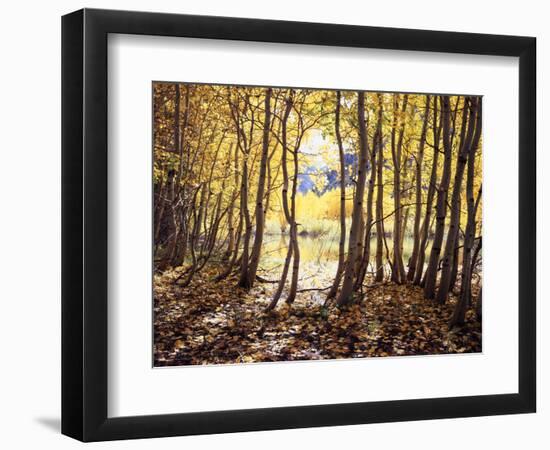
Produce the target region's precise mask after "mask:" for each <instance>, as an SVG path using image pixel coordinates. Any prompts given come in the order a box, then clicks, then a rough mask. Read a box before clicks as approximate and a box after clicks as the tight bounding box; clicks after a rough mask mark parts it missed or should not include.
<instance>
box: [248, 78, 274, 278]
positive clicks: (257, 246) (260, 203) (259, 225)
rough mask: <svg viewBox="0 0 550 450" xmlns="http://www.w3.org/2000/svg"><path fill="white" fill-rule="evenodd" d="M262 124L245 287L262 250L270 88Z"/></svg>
mask: <svg viewBox="0 0 550 450" xmlns="http://www.w3.org/2000/svg"><path fill="white" fill-rule="evenodd" d="M264 108H265V113H264V124H263V141H262V156H261V159H260V173H259V176H258V189H257V191H256V228H255V233H254V243H253V245H252V252H251V255H250V263H249V265H248V273H247V276H246V278H247V279H246V283H245V286H243V287H246V288H251V287H252V286H253V285H254V281H255V280H256V272H257V270H258V264H259V262H260V253H261V250H262V242H263V237H264V227H265V214H264V192H265V179H266V172H267V156H268V150H269V130H270V121H271V88H268V89H266V91H265V102H264Z"/></svg>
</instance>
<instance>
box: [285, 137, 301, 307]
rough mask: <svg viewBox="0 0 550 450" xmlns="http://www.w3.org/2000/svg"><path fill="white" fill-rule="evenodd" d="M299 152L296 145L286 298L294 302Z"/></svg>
mask: <svg viewBox="0 0 550 450" xmlns="http://www.w3.org/2000/svg"><path fill="white" fill-rule="evenodd" d="M298 152H299V148H298V147H295V148H294V151H293V155H292V156H293V158H292V160H293V162H294V176H293V178H292V194H291V196H290V215H291V219H292V222H291V224H290V243H291V245H292V278H291V280H290V289H289V290H288V296H287V298H286V302H287V303H289V304H290V303H293V302H294V300H295V299H296V293H297V291H298V274H299V270H300V246H299V244H298V223H297V222H296V193H297V190H298Z"/></svg>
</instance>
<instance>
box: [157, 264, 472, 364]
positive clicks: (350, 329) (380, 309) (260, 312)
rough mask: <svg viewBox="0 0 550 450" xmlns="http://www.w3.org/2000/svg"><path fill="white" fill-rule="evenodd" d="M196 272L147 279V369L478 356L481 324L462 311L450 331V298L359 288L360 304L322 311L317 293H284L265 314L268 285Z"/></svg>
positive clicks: (398, 288)
mask: <svg viewBox="0 0 550 450" xmlns="http://www.w3.org/2000/svg"><path fill="white" fill-rule="evenodd" d="M217 273H218V272H217V271H215V270H212V271H208V270H204V271H202V272H201V273H200V274H198V275H196V277H195V278H194V279H193V282H192V283H191V285H190V286H188V287H186V288H182V287H180V286H178V285H177V284H176V283H174V278H175V277H176V272H174V271H167V272H164V273H163V274H157V275H155V283H154V284H155V288H154V292H155V295H154V340H155V342H154V360H155V366H180V365H190V364H230V363H252V362H268V361H291V360H314V359H340V358H361V357H369V356H372V357H380V356H399V355H434V354H449V353H473V352H480V351H481V323H480V322H479V321H477V320H476V318H475V314H474V312H473V311H471V310H470V311H468V313H467V316H466V324H465V325H464V326H463V327H461V328H455V329H452V330H450V329H449V327H448V325H447V321H448V318H449V317H450V315H451V313H452V310H453V307H454V304H455V301H456V299H455V298H454V297H453V296H451V298H450V300H449V301H448V302H447V304H446V305H443V306H439V305H436V304H434V303H433V302H430V301H427V300H425V299H424V298H423V295H422V290H421V289H420V288H418V287H414V286H409V285H396V284H389V283H385V284H378V285H371V286H370V287H368V288H366V291H365V292H366V295H365V296H364V297H363V299H362V301H361V302H357V303H356V304H353V305H350V306H349V307H347V308H346V309H343V310H340V309H338V308H337V307H336V306H334V305H333V304H330V305H329V306H328V307H327V308H326V309H325V308H323V307H322V302H320V301H319V297H320V296H319V292H313V291H308V292H303V293H300V294H298V296H297V299H296V301H295V302H294V303H293V304H292V305H291V306H289V305H287V304H286V303H285V302H284V295H283V297H282V298H281V300H280V301H279V304H278V306H277V308H276V309H275V310H274V311H271V312H265V307H266V306H267V304H268V303H269V301H270V299H271V293H272V291H273V289H274V288H275V285H274V284H272V283H261V282H259V283H256V286H255V287H254V289H252V290H251V291H249V292H246V291H245V290H242V289H239V288H236V287H235V286H236V279H235V278H227V279H226V280H223V281H221V282H214V281H212V278H213V276H215V275H216V274H217Z"/></svg>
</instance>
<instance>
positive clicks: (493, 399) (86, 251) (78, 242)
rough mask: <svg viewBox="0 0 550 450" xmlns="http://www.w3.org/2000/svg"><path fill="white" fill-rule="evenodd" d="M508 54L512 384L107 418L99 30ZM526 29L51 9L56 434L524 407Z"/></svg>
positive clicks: (242, 427)
mask: <svg viewBox="0 0 550 450" xmlns="http://www.w3.org/2000/svg"><path fill="white" fill-rule="evenodd" d="M109 33H121V34H137V35H150V36H178V37H193V38H208V39H225V40H239V41H259V42H276V43H289V44H310V45H327V46H343V47H368V48H377V49H391V50H414V51H429V52H448V53H464V54H477V55H502V56H515V57H519V105H518V108H519V142H518V151H519V261H518V262H519V264H518V265H519V292H518V304H519V321H518V327H519V328H518V329H519V389H518V393H511V394H500V395H480V396H469V397H452V398H430V399H420V400H400V401H378V402H366V403H346V404H336V405H311V406H289V407H278V408H264V409H247V410H234V411H211V412H197V413H182V414H167V415H152V416H151V415H147V416H134V417H117V418H109V417H108V416H107V394H108V383H107V364H108V363H107V316H108V313H107V192H108V186H107V96H108V92H107V36H108V34H109ZM535 91H536V39H535V38H533V37H517V36H498V35H488V34H471V33H456V32H439V31H423V30H408V29H394V28H377V27H363V26H350V25H333V24H320V23H301V22H285V21H272V20H258V19H243V18H227V17H207V16H192V15H174V14H157V13H144V12H128V11H108V10H95V9H83V10H80V11H76V12H74V13H71V14H68V15H66V16H64V17H63V18H62V216H63V217H62V433H63V434H66V435H68V436H71V437H73V438H76V439H79V440H82V441H102V440H113V439H131V438H148V437H161V436H177V435H191V434H211V433H227V432H238V431H255V430H274V429H283V428H299V427H319V426H329V425H349V424H363V423H377V422H397V421H406V420H425V419H438V418H453V417H467V416H484V415H497V414H515V413H530V412H535V405H536V338H535V336H536V320H535V319H536V308H535V307H536V275H535V274H536V256H535V249H536V153H535V147H536V145H535V144H536V142H535V139H536V106H535Z"/></svg>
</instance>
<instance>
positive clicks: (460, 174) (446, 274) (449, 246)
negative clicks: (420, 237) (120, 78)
mask: <svg viewBox="0 0 550 450" xmlns="http://www.w3.org/2000/svg"><path fill="white" fill-rule="evenodd" d="M465 101H466V102H467V103H468V105H465V107H464V113H463V114H464V115H466V106H467V107H468V109H469V110H470V116H469V120H468V132H467V134H466V139H465V140H464V142H462V146H461V148H460V151H459V152H458V158H457V163H456V172H455V179H454V186H453V195H452V199H451V218H450V224H449V230H448V233H447V241H446V242H445V252H444V254H443V262H442V264H441V280H440V283H439V289H438V291H437V296H436V301H437V303H439V304H444V303H445V302H446V301H447V297H448V295H449V288H450V284H451V269H452V265H453V257H454V254H455V247H456V242H457V238H458V227H459V225H460V195H461V192H462V180H463V178H464V169H465V168H466V163H467V161H468V155H469V154H470V151H471V148H472V147H477V144H478V142H479V137H480V136H481V115H478V109H477V99H476V98H466V100H465ZM474 131H475V137H474Z"/></svg>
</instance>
